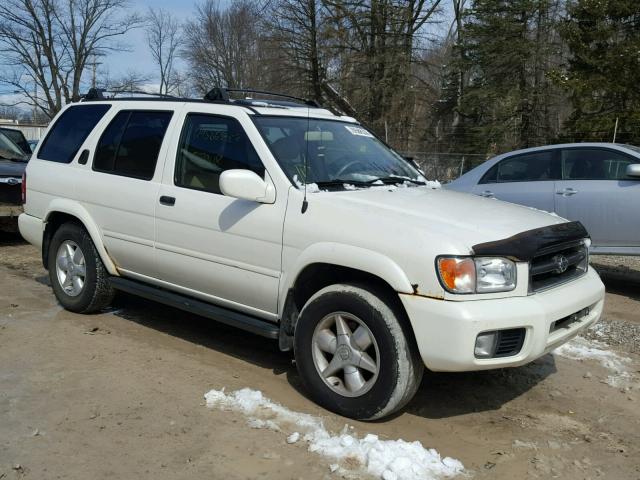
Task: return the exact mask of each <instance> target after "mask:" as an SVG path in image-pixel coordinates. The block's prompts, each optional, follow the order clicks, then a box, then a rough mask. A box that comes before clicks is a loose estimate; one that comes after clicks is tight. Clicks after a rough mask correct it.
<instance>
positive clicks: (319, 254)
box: [279, 242, 414, 312]
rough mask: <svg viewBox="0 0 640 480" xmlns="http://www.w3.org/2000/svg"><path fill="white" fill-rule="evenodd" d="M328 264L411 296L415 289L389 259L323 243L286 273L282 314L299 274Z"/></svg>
mask: <svg viewBox="0 0 640 480" xmlns="http://www.w3.org/2000/svg"><path fill="white" fill-rule="evenodd" d="M315 263H325V264H330V265H337V266H341V267H347V268H353V269H355V270H360V271H363V272H366V273H369V274H371V275H375V276H376V277H378V278H380V279H382V280H384V281H385V282H387V283H388V284H389V285H390V286H391V288H393V289H394V290H395V291H396V292H399V293H408V294H412V293H413V292H414V289H413V286H412V285H411V282H410V281H409V278H408V277H407V275H406V274H405V272H404V270H403V269H402V268H400V266H399V265H398V264H397V263H396V262H394V261H393V260H391V259H390V258H389V257H387V256H385V255H383V254H381V253H378V252H375V251H373V250H368V249H366V248H361V247H356V246H353V245H347V244H342V243H333V242H320V243H314V244H313V245H310V246H309V247H307V248H306V249H305V250H303V251H302V253H301V254H300V255H299V256H298V258H297V259H296V261H295V263H294V264H293V268H291V269H290V270H289V272H288V273H285V274H284V276H283V279H282V282H281V284H280V298H279V303H280V305H279V312H283V311H284V306H285V305H284V304H285V300H286V297H287V292H288V291H289V290H290V289H291V288H292V287H293V286H294V285H295V282H296V281H297V279H298V276H299V275H300V273H301V272H302V271H303V270H304V269H305V268H306V267H308V266H309V265H312V264H315Z"/></svg>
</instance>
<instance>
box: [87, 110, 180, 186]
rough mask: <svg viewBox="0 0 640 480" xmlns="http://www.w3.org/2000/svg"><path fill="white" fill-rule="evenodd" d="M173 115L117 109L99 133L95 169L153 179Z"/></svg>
mask: <svg viewBox="0 0 640 480" xmlns="http://www.w3.org/2000/svg"><path fill="white" fill-rule="evenodd" d="M172 115H173V112H164V111H155V110H149V111H139V110H122V111H121V112H118V114H117V115H116V116H115V117H114V119H113V120H111V123H110V124H109V126H108V127H107V128H106V129H105V131H104V133H103V134H102V137H100V141H99V142H98V147H97V148H96V153H95V156H94V159H93V169H94V170H96V171H98V172H104V173H111V174H114V175H122V176H125V177H133V178H140V179H143V180H150V179H151V178H152V177H153V174H154V172H155V169H156V163H157V162H158V154H159V153H160V147H161V146H162V140H163V139H164V134H165V132H166V131H167V126H168V125H169V121H170V120H171V116H172Z"/></svg>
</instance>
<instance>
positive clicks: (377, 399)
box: [295, 290, 399, 419]
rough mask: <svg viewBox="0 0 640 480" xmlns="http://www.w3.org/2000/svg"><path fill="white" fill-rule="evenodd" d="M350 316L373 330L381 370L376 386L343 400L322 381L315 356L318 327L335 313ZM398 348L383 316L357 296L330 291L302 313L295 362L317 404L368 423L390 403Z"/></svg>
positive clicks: (297, 333) (396, 372)
mask: <svg viewBox="0 0 640 480" xmlns="http://www.w3.org/2000/svg"><path fill="white" fill-rule="evenodd" d="M340 311H342V312H346V313H351V314H353V315H355V316H356V317H358V318H359V319H360V320H362V321H363V322H364V323H365V324H366V325H367V327H369V329H370V330H371V333H372V334H373V335H374V337H375V339H376V342H377V344H378V351H379V355H380V358H378V364H379V366H380V370H379V372H378V378H377V380H376V382H375V384H374V385H373V386H372V387H371V389H370V390H369V391H367V392H366V393H364V394H363V395H361V396H359V397H344V396H342V395H340V394H338V393H336V392H334V391H333V390H331V388H329V386H328V385H326V384H325V382H324V381H323V379H322V378H321V377H320V374H319V373H318V371H317V369H316V367H315V364H314V362H313V356H312V339H313V332H314V330H315V328H316V325H317V324H318V322H319V321H320V320H322V319H323V318H324V317H325V316H327V315H329V314H330V313H334V312H340ZM398 355H399V352H398V351H397V345H396V342H395V340H394V339H393V336H392V335H391V332H390V331H389V328H388V327H387V323H386V322H385V319H384V317H383V315H382V313H381V312H379V311H378V310H377V309H376V308H375V307H374V306H373V305H372V304H371V303H369V302H368V301H367V300H366V299H365V298H364V297H362V296H361V295H358V294H357V293H356V292H354V291H351V290H347V291H330V292H325V293H323V294H321V295H319V296H318V297H316V298H314V299H313V300H312V301H310V302H309V303H308V304H307V305H306V306H305V307H304V309H303V311H302V313H301V316H300V319H299V320H298V323H297V325H296V331H295V358H296V365H297V368H298V372H299V374H300V376H301V378H302V381H303V383H304V385H305V386H306V388H307V389H308V390H309V392H310V393H311V395H312V397H313V398H314V400H315V401H316V402H317V403H318V404H320V405H321V406H323V407H325V408H327V409H328V410H331V411H333V412H336V413H339V414H340V415H343V416H346V417H351V418H356V419H368V418H372V417H374V416H375V415H376V413H378V412H380V411H381V410H383V409H384V407H385V406H386V405H387V404H388V403H389V400H390V399H391V396H392V395H393V392H394V390H395V387H396V384H397V381H398Z"/></svg>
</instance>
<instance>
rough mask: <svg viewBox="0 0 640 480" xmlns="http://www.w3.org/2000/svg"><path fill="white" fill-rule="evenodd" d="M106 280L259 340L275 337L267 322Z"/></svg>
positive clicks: (133, 284) (132, 282)
mask: <svg viewBox="0 0 640 480" xmlns="http://www.w3.org/2000/svg"><path fill="white" fill-rule="evenodd" d="M109 281H110V283H111V285H112V286H113V288H115V289H117V290H121V291H123V292H127V293H131V294H133V295H137V296H139V297H144V298H146V299H148V300H153V301H155V302H158V303H163V304H165V305H169V306H171V307H175V308H179V309H180V310H184V311H185V312H189V313H195V314H196V315H200V316H202V317H206V318H210V319H211V320H215V321H217V322H220V323H224V324H225V325H230V326H232V327H237V328H241V329H242V330H246V331H247V332H251V333H255V334H256V335H260V336H262V337H266V338H271V339H274V340H275V339H277V338H278V334H279V328H278V326H277V325H275V324H273V323H271V322H268V321H267V320H262V319H260V318H257V317H254V316H251V315H247V314H245V313H240V312H237V311H235V310H230V309H228V308H224V307H220V306H218V305H212V304H211V303H207V302H203V301H201V300H196V299H195V298H191V297H187V296H185V295H180V294H179V293H175V292H170V291H168V290H164V289H162V288H158V287H154V286H153V285H148V284H146V283H141V282H136V281H135V280H129V279H128V278H122V277H110V278H109Z"/></svg>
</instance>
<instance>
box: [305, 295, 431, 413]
mask: <svg viewBox="0 0 640 480" xmlns="http://www.w3.org/2000/svg"><path fill="white" fill-rule="evenodd" d="M398 310H399V309H397V308H396V307H395V306H394V304H393V302H391V301H389V300H388V299H387V295H385V293H384V292H381V291H377V290H376V289H373V288H371V287H368V286H365V285H350V284H339V285H331V286H329V287H326V288H324V289H322V290H320V291H319V292H317V293H316V294H315V295H313V296H312V297H311V298H310V299H309V301H308V302H307V303H306V305H305V306H304V308H303V309H302V312H301V313H300V319H299V321H298V323H297V325H296V331H295V356H296V364H297V366H298V371H299V373H300V376H301V377H302V381H303V382H304V384H305V386H306V387H307V389H308V390H309V392H310V393H311V395H312V397H313V398H314V400H315V401H316V402H317V403H319V404H320V405H322V406H324V407H325V408H327V409H329V410H332V411H334V412H336V413H339V414H341V415H344V416H346V417H351V418H356V419H362V420H373V419H377V418H382V417H384V416H387V415H389V414H391V413H393V412H395V411H397V410H399V409H400V408H402V407H403V406H404V405H405V404H406V403H407V402H408V401H409V400H410V399H411V398H412V397H413V395H414V394H415V392H416V390H417V388H418V386H419V384H420V380H421V378H422V373H423V371H424V366H423V364H422V361H421V360H420V358H419V355H418V354H417V349H416V347H415V342H414V341H413V337H412V334H411V332H410V331H407V327H406V324H405V322H402V320H401V316H402V315H404V312H400V311H398Z"/></svg>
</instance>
